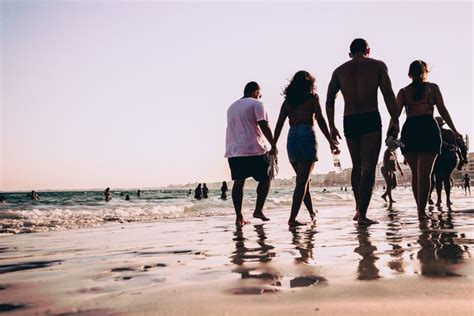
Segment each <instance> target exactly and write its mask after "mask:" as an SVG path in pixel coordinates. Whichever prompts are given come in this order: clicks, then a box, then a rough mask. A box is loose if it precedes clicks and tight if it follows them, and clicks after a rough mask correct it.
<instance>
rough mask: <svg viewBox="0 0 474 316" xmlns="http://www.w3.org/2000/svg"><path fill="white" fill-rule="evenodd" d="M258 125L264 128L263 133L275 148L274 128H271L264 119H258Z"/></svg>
mask: <svg viewBox="0 0 474 316" xmlns="http://www.w3.org/2000/svg"><path fill="white" fill-rule="evenodd" d="M258 126H260V129H261V130H262V133H263V135H264V136H265V138H266V139H267V140H268V142H269V143H270V144H272V150H273V147H274V146H273V134H272V130H271V129H270V125H269V124H268V121H265V120H262V121H258Z"/></svg>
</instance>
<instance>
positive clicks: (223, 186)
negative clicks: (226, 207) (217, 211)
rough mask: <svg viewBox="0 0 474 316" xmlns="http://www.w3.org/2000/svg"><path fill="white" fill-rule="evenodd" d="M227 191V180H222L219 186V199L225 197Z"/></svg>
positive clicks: (224, 198)
mask: <svg viewBox="0 0 474 316" xmlns="http://www.w3.org/2000/svg"><path fill="white" fill-rule="evenodd" d="M227 191H229V188H227V182H225V181H222V186H221V199H222V200H226V199H227Z"/></svg>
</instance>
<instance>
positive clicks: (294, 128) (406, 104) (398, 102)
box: [225, 38, 462, 226]
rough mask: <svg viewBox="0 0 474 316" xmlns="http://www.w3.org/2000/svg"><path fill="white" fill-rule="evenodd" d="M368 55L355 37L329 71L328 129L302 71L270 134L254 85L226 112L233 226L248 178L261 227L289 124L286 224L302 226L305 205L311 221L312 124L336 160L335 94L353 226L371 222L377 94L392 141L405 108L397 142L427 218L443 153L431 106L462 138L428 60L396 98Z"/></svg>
mask: <svg viewBox="0 0 474 316" xmlns="http://www.w3.org/2000/svg"><path fill="white" fill-rule="evenodd" d="M369 54H370V48H369V45H368V43H367V41H365V40H364V39H360V38H359V39H355V40H354V41H353V42H352V43H351V45H350V53H349V56H350V58H351V59H350V60H349V61H348V62H346V63H344V64H342V65H341V66H339V67H338V68H337V69H336V70H335V71H334V72H333V74H332V78H331V81H330V83H329V87H328V91H327V98H326V115H327V118H328V124H326V120H325V119H324V116H323V114H322V110H321V105H320V99H319V96H318V95H317V93H316V89H315V79H314V77H313V76H312V75H311V74H309V73H308V72H306V71H299V72H297V73H296V74H295V75H294V77H293V78H292V80H291V81H290V83H289V85H288V86H287V87H286V89H285V90H284V93H283V94H284V101H283V104H282V106H281V110H280V115H279V117H278V121H277V123H276V127H275V130H274V133H272V131H271V129H270V126H269V123H268V114H267V112H266V111H265V108H264V106H263V103H262V102H261V101H259V99H260V98H261V93H260V87H259V85H258V84H257V83H256V82H249V83H248V84H247V85H246V86H245V89H244V96H243V97H242V98H241V99H239V100H237V101H235V102H234V103H233V104H232V105H231V106H230V107H229V109H228V111H227V130H226V153H225V157H226V158H228V162H229V167H230V170H231V175H232V180H234V186H233V188H232V200H233V204H234V208H235V212H236V223H237V224H238V225H243V224H246V223H247V221H245V220H244V218H243V214H242V202H243V188H244V184H245V179H246V178H248V177H253V178H254V179H255V180H256V181H258V186H257V201H256V206H255V210H254V213H253V216H254V217H256V218H259V219H262V220H263V221H267V220H269V219H268V217H266V216H265V215H264V213H263V205H264V203H265V199H266V197H267V194H268V191H269V188H270V181H271V179H270V176H269V172H268V169H269V166H270V165H271V164H270V161H271V159H276V157H277V154H278V150H277V143H278V139H279V137H280V134H281V130H282V127H283V125H284V122H285V121H286V119H287V118H288V120H289V124H290V130H289V133H288V139H287V151H288V157H289V160H290V163H291V165H292V167H293V169H294V170H295V172H296V187H295V190H294V193H293V202H292V207H291V214H290V218H289V221H288V224H289V225H290V226H295V225H302V223H301V222H299V221H297V220H296V217H297V215H298V212H299V209H300V207H301V204H303V203H304V205H305V206H306V208H307V209H308V211H309V213H310V216H311V220H312V221H313V222H314V221H315V212H314V209H313V206H312V200H311V194H310V190H309V182H310V175H311V172H312V170H313V167H314V163H315V162H316V161H317V160H318V152H317V140H316V135H315V129H314V120H316V122H317V123H318V126H319V128H320V129H321V131H322V133H323V134H324V136H325V138H326V139H327V141H328V143H329V146H330V148H331V151H332V152H333V153H335V154H338V153H339V148H338V145H339V140H340V139H341V136H340V133H339V131H338V129H337V128H336V125H335V122H334V105H335V99H336V95H337V93H338V92H339V91H340V92H341V93H342V95H343V97H344V104H345V105H344V120H343V125H344V126H343V127H344V135H345V137H346V141H347V145H348V147H349V153H350V156H351V160H352V174H351V184H352V189H353V192H354V198H355V203H356V212H355V215H354V220H355V221H357V222H358V223H359V224H360V225H369V224H374V223H376V221H374V220H371V219H369V218H368V217H367V209H368V207H369V203H370V199H371V196H372V190H373V185H374V182H375V169H376V166H377V162H378V157H379V154H380V149H381V144H382V122H381V118H380V113H379V109H378V102H377V94H378V89H379V88H380V90H381V92H382V94H383V97H384V100H385V104H386V107H387V109H388V112H389V114H390V117H391V120H390V125H389V128H388V130H387V136H393V137H395V138H396V137H397V135H398V133H399V130H400V129H399V122H398V118H399V116H400V115H401V112H402V110H403V108H405V109H406V114H407V120H406V122H405V124H404V126H403V129H402V131H401V139H402V142H403V143H404V144H405V146H404V148H402V153H403V154H404V156H405V159H406V160H407V162H408V164H409V166H410V168H411V170H412V187H413V193H414V197H415V200H416V204H417V210H418V217H419V218H420V219H424V218H426V213H425V208H426V204H427V201H428V195H429V191H430V181H431V171H432V169H433V163H434V161H435V159H436V157H437V155H438V154H439V152H440V148H441V136H440V130H439V128H438V125H437V124H436V121H435V120H434V118H433V110H434V106H436V107H437V109H438V112H439V113H440V115H441V116H442V117H443V119H444V120H445V122H446V123H447V125H448V126H449V127H450V128H451V130H452V131H453V133H454V135H455V137H456V138H462V137H461V135H460V134H459V133H458V131H457V130H456V128H455V126H454V124H453V122H452V120H451V117H450V115H449V113H448V111H447V109H446V107H445V104H444V101H443V97H442V95H441V92H440V89H439V87H438V86H437V85H436V84H434V83H430V82H427V74H428V67H427V65H426V63H425V62H423V61H421V60H417V61H414V62H413V63H411V65H410V67H409V72H408V75H409V77H410V78H411V80H412V82H411V83H410V84H409V85H408V86H406V87H405V88H402V89H401V90H400V92H399V93H398V95H397V97H395V94H394V92H393V89H392V85H391V81H390V77H389V75H388V70H387V67H386V65H385V64H384V63H383V62H382V61H380V60H376V59H372V58H370V57H369ZM328 125H329V126H328ZM265 139H266V140H267V141H268V142H269V143H270V144H271V146H272V148H271V150H270V151H269V152H267V148H266V147H265ZM272 157H273V158H272Z"/></svg>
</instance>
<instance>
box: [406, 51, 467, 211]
mask: <svg viewBox="0 0 474 316" xmlns="http://www.w3.org/2000/svg"><path fill="white" fill-rule="evenodd" d="M408 76H409V77H410V78H411V80H412V82H411V83H410V84H409V85H408V86H406V87H405V88H402V89H400V91H399V92H398V95H397V103H398V113H397V121H398V117H399V116H400V114H401V113H402V110H403V108H406V114H407V119H406V121H405V123H404V124H403V128H402V132H401V140H402V142H403V143H404V144H405V147H403V148H402V153H403V155H404V156H405V159H406V161H407V162H408V165H409V166H410V169H411V172H412V189H413V195H414V197H415V201H416V205H417V211H418V218H419V219H420V220H424V219H427V218H428V216H427V215H426V212H425V209H426V204H427V203H428V197H429V194H430V187H431V172H432V170H433V164H434V162H435V159H436V157H437V156H438V154H439V153H440V150H441V132H440V129H439V127H438V124H437V123H436V121H435V119H434V118H433V111H434V106H435V105H436V107H437V109H438V112H439V114H440V115H441V117H442V118H443V119H444V121H445V122H446V123H447V124H448V126H449V127H450V128H451V130H452V131H453V133H454V136H455V137H456V138H458V139H462V136H461V135H460V134H459V133H458V131H457V130H456V127H455V126H454V123H453V121H452V120H451V116H450V115H449V112H448V110H447V109H446V106H445V105H444V100H443V96H442V94H441V91H440V89H439V87H438V85H436V84H434V83H430V82H427V81H426V79H427V76H428V66H427V64H426V63H425V62H424V61H422V60H415V61H414V62H412V63H411V64H410V68H409V70H408Z"/></svg>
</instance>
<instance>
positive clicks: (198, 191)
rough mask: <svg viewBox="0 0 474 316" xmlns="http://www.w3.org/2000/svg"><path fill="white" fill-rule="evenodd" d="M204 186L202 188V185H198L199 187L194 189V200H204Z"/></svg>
mask: <svg viewBox="0 0 474 316" xmlns="http://www.w3.org/2000/svg"><path fill="white" fill-rule="evenodd" d="M202 193H203V192H202V186H201V183H199V184H198V186H197V187H196V189H194V198H195V199H196V200H201V199H202Z"/></svg>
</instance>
